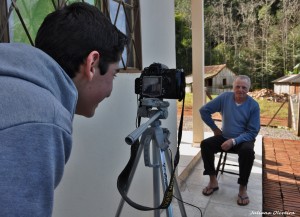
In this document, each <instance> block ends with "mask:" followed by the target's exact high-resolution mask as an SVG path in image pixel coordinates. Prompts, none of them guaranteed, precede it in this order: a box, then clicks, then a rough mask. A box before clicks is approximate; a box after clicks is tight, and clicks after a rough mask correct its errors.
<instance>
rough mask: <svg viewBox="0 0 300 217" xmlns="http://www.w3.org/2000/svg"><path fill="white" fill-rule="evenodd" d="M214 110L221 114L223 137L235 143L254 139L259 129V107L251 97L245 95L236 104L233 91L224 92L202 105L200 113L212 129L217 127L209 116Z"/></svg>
mask: <svg viewBox="0 0 300 217" xmlns="http://www.w3.org/2000/svg"><path fill="white" fill-rule="evenodd" d="M215 112H220V113H221V115H222V132H223V136H224V137H225V138H227V139H230V138H233V139H235V141H236V143H237V144H239V143H242V142H245V141H251V140H255V137H256V136H257V134H258V132H259V130H260V109H259V105H258V103H257V102H256V101H255V100H254V99H253V98H251V97H250V96H247V99H246V101H245V102H243V103H242V104H241V105H237V104H236V103H235V101H234V93H233V92H225V93H222V94H220V95H219V96H218V97H216V98H215V99H213V100H212V101H210V102H208V103H207V104H206V105H204V106H203V107H202V108H201V109H200V114H201V117H202V120H203V121H204V122H205V123H206V124H207V125H208V126H209V127H210V128H211V129H212V130H213V129H216V128H217V125H216V124H215V122H214V120H213V119H212V116H211V115H212V114H213V113H215Z"/></svg>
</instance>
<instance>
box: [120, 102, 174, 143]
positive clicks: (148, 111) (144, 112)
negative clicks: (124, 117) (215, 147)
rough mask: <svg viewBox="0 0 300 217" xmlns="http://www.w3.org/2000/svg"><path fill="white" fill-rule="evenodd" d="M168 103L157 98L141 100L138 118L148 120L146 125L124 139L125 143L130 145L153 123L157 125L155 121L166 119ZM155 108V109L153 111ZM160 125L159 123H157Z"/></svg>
mask: <svg viewBox="0 0 300 217" xmlns="http://www.w3.org/2000/svg"><path fill="white" fill-rule="evenodd" d="M169 105H170V103H169V102H167V101H163V100H161V99H157V98H144V99H142V100H141V106H140V107H139V109H138V112H137V113H138V116H139V117H146V118H150V119H149V120H148V121H147V122H146V123H144V124H142V125H141V126H140V127H138V128H137V129H135V130H134V131H133V132H132V133H130V134H129V135H128V136H127V137H126V138H125V142H126V143H127V144H128V145H132V144H133V143H134V142H135V141H136V140H137V139H138V138H139V137H140V135H141V134H142V133H143V132H144V131H145V130H146V129H147V128H148V126H149V125H151V124H152V123H153V122H155V123H154V124H157V120H158V121H159V119H166V118H167V117H168V107H169ZM153 108H156V109H153ZM158 124H160V121H159V123H158Z"/></svg>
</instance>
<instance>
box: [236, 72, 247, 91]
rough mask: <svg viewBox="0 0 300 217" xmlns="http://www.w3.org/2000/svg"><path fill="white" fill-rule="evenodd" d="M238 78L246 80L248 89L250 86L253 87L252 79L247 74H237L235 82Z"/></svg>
mask: <svg viewBox="0 0 300 217" xmlns="http://www.w3.org/2000/svg"><path fill="white" fill-rule="evenodd" d="M237 79H241V80H245V81H246V82H247V83H248V90H249V89H250V87H251V79H250V78H249V77H248V76H247V75H237V76H235V78H234V81H233V84H234V83H235V81H236V80H237Z"/></svg>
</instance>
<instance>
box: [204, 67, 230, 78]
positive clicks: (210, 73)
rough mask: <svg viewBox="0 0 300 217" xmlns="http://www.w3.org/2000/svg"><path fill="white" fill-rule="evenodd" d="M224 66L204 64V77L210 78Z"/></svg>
mask: <svg viewBox="0 0 300 217" xmlns="http://www.w3.org/2000/svg"><path fill="white" fill-rule="evenodd" d="M225 67H226V64H222V65H212V66H205V69H204V70H205V71H204V77H205V79H206V78H212V77H214V76H216V75H217V74H218V73H219V72H221V71H222V70H223V69H224V68H225Z"/></svg>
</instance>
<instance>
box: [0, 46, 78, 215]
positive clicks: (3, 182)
mask: <svg viewBox="0 0 300 217" xmlns="http://www.w3.org/2000/svg"><path fill="white" fill-rule="evenodd" d="M76 101H77V90H76V88H75V86H74V84H73V81H72V80H71V79H70V78H69V76H68V75H67V74H66V73H65V72H64V71H63V69H62V68H61V67H60V66H59V65H58V64H57V63H56V62H55V61H54V60H53V59H52V58H51V57H49V56H48V55H47V54H45V53H43V52H42V51H41V50H38V49H36V48H34V47H32V46H29V45H25V44H19V43H16V44H14V43H10V44H7V43H0V115H1V120H0V216H1V217H19V216H22V217H50V216H51V214H52V208H53V194H54V189H55V187H56V186H57V185H58V183H59V182H60V180H61V178H62V175H63V171H64V166H65V163H66V161H67V160H68V158H69V155H70V151H71V146H72V138H71V133H72V120H73V117H74V112H75V107H76Z"/></svg>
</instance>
